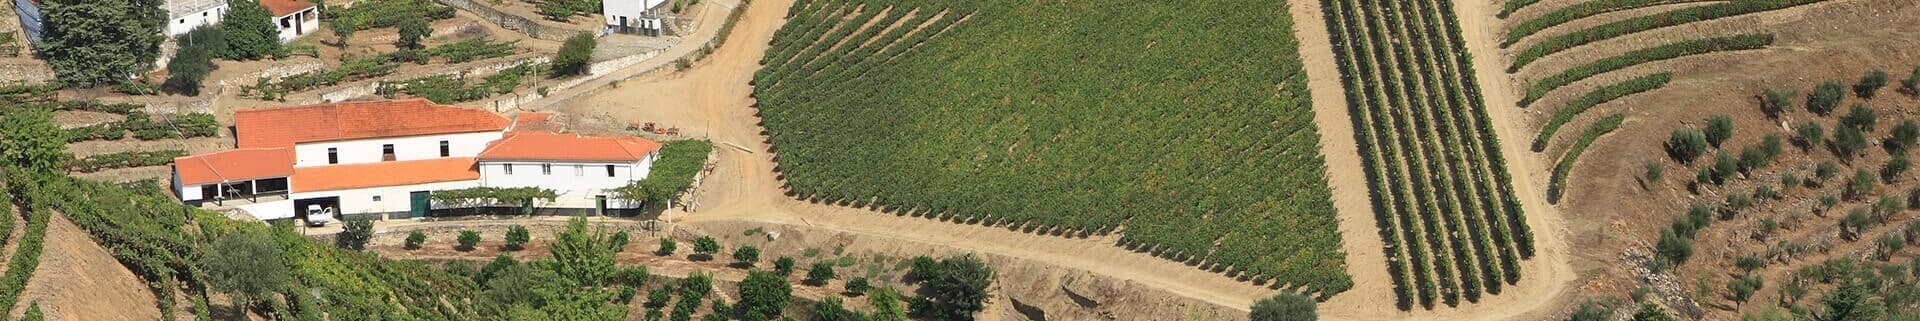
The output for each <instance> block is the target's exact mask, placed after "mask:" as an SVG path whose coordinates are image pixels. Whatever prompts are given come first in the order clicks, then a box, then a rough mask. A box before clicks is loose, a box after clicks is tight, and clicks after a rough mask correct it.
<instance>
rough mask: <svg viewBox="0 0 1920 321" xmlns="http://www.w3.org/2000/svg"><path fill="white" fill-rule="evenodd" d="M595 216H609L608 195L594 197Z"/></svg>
mask: <svg viewBox="0 0 1920 321" xmlns="http://www.w3.org/2000/svg"><path fill="white" fill-rule="evenodd" d="M593 214H594V215H600V216H606V215H607V196H606V195H597V196H594V197H593Z"/></svg>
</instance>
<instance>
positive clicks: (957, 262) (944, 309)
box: [912, 255, 994, 320]
mask: <svg viewBox="0 0 1920 321" xmlns="http://www.w3.org/2000/svg"><path fill="white" fill-rule="evenodd" d="M912 273H913V275H916V276H918V277H920V278H921V282H922V284H921V288H922V291H924V293H926V295H924V296H921V297H918V298H914V300H913V305H912V310H913V313H914V314H915V315H918V316H921V317H927V318H932V319H935V320H973V314H974V313H975V312H980V310H981V309H985V308H986V302H987V295H988V293H987V285H990V284H993V277H994V276H993V268H992V267H989V266H987V263H986V262H983V261H980V258H979V257H975V256H973V255H964V256H958V257H950V258H946V259H941V260H940V261H939V262H937V263H935V264H930V265H928V266H921V265H915V266H914V267H913V271H912Z"/></svg>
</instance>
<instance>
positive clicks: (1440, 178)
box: [1323, 0, 1532, 309]
mask: <svg viewBox="0 0 1920 321" xmlns="http://www.w3.org/2000/svg"><path fill="white" fill-rule="evenodd" d="M1323 2H1324V4H1325V5H1324V7H1323V8H1324V9H1325V10H1326V12H1324V13H1325V14H1326V15H1327V17H1328V18H1327V23H1328V28H1329V30H1330V31H1333V35H1334V39H1333V44H1334V46H1335V47H1336V50H1335V52H1336V55H1335V56H1336V59H1338V62H1339V64H1341V66H1342V82H1343V84H1344V85H1345V86H1346V89H1347V92H1348V94H1349V95H1348V99H1349V108H1350V109H1351V114H1352V115H1351V116H1352V117H1353V119H1354V123H1355V127H1356V129H1357V130H1356V131H1355V138H1356V140H1357V141H1358V142H1359V145H1360V149H1361V151H1362V159H1363V162H1364V164H1363V165H1364V166H1367V167H1368V168H1369V169H1368V171H1367V176H1368V182H1369V185H1371V186H1372V190H1373V192H1372V193H1371V196H1372V198H1373V203H1374V204H1375V206H1374V208H1375V211H1376V213H1378V214H1377V215H1376V217H1377V218H1378V219H1379V220H1380V222H1379V223H1380V227H1381V229H1382V233H1381V236H1382V239H1383V240H1385V243H1386V244H1387V246H1386V248H1385V249H1384V250H1385V251H1387V252H1388V257H1390V259H1389V260H1388V270H1389V272H1391V273H1393V274H1394V279H1393V281H1394V283H1395V285H1394V292H1395V294H1396V296H1397V299H1398V303H1399V304H1398V305H1399V307H1400V308H1401V309H1411V305H1412V304H1413V303H1416V302H1417V303H1418V304H1420V305H1421V306H1423V307H1426V308H1432V307H1433V305H1434V302H1435V301H1439V302H1441V303H1445V304H1447V305H1457V304H1458V299H1460V298H1462V297H1464V298H1466V299H1467V300H1468V301H1478V299H1479V298H1480V295H1481V294H1482V293H1487V294H1497V293H1498V292H1499V291H1500V289H1501V288H1502V287H1503V285H1502V284H1503V283H1505V284H1511V283H1514V282H1517V281H1518V276H1519V271H1518V265H1517V261H1518V258H1521V257H1528V256H1531V253H1532V249H1531V244H1530V243H1531V240H1530V234H1529V233H1528V232H1527V230H1526V228H1525V226H1524V219H1523V218H1522V216H1521V214H1520V212H1519V210H1518V206H1517V201H1516V200H1514V199H1512V197H1511V195H1513V194H1512V193H1511V190H1512V187H1511V180H1510V179H1509V178H1508V177H1507V175H1506V173H1505V168H1504V160H1503V159H1501V158H1500V156H1499V148H1498V146H1499V145H1498V141H1497V140H1496V138H1495V137H1494V136H1493V134H1492V131H1491V128H1490V127H1489V126H1490V125H1491V123H1490V122H1489V121H1487V119H1486V115H1485V108H1484V106H1483V104H1482V103H1481V102H1480V97H1479V92H1478V90H1477V88H1475V85H1474V83H1473V81H1472V78H1471V77H1472V75H1471V72H1470V71H1469V70H1470V63H1471V62H1470V61H1469V60H1468V59H1470V58H1468V57H1467V55H1466V53H1465V52H1464V49H1463V48H1464V45H1463V41H1462V40H1461V39H1460V38H1459V37H1458V34H1459V29H1458V28H1459V27H1458V25H1457V22H1455V20H1456V18H1455V17H1454V15H1453V14H1452V8H1451V4H1450V3H1449V2H1446V1H1436V0H1391V1H1389V0H1325V1H1323ZM1516 247H1517V248H1518V249H1517V250H1516ZM1403 260H1404V261H1403ZM1496 260H1497V261H1499V262H1500V264H1498V265H1496V264H1495V263H1494V262H1495V261H1496ZM1408 283H1411V284H1408Z"/></svg>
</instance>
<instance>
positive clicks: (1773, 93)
mask: <svg viewBox="0 0 1920 321" xmlns="http://www.w3.org/2000/svg"><path fill="white" fill-rule="evenodd" d="M1799 95H1800V93H1798V92H1794V91H1792V90H1781V89H1773V88H1767V91H1766V92H1765V93H1762V94H1760V112H1763V113H1767V117H1774V118H1779V117H1780V113H1783V112H1786V111H1787V110H1790V109H1793V97H1794V96H1799Z"/></svg>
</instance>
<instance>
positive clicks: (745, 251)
mask: <svg viewBox="0 0 1920 321" xmlns="http://www.w3.org/2000/svg"><path fill="white" fill-rule="evenodd" d="M733 260H734V261H738V262H739V263H740V264H742V265H746V266H753V263H755V262H759V261H760V248H756V247H753V246H741V247H740V248H738V249H734V250H733Z"/></svg>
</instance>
